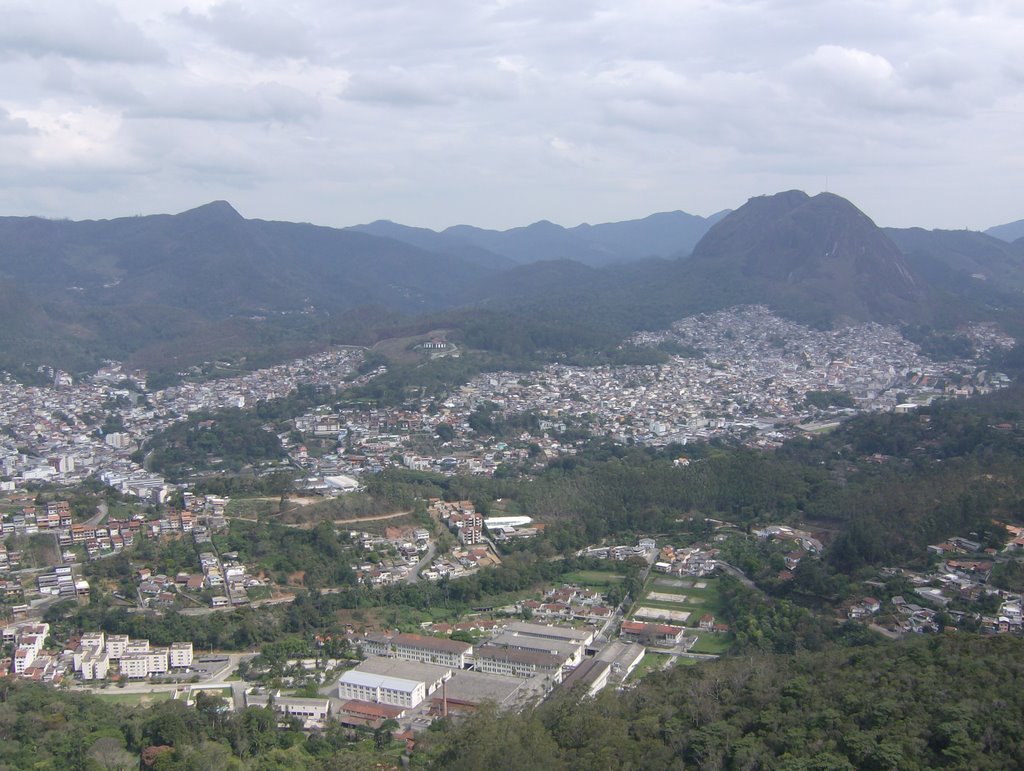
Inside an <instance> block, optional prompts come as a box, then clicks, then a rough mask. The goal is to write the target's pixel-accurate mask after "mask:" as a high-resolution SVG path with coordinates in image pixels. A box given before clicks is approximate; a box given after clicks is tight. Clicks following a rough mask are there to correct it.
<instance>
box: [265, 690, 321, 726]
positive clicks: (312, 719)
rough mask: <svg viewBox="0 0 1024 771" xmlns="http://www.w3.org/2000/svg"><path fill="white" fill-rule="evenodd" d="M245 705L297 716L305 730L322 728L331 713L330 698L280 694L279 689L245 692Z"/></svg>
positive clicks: (288, 715)
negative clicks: (269, 691) (270, 692)
mask: <svg viewBox="0 0 1024 771" xmlns="http://www.w3.org/2000/svg"><path fill="white" fill-rule="evenodd" d="M245 706H247V707H269V708H271V709H273V710H274V711H275V712H277V713H279V714H281V715H285V716H287V717H295V718H298V719H299V720H301V721H302V727H303V728H304V729H306V730H309V729H312V728H323V727H324V726H325V725H326V724H327V718H328V716H329V715H330V714H331V700H330V699H310V698H305V697H299V696H282V695H281V692H280V691H276V692H275V693H273V694H260V693H246V694H245Z"/></svg>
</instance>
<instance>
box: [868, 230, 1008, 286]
mask: <svg viewBox="0 0 1024 771" xmlns="http://www.w3.org/2000/svg"><path fill="white" fill-rule="evenodd" d="M884 232H885V234H886V235H887V236H888V237H889V238H890V239H892V241H893V243H895V244H896V246H897V247H899V249H900V251H901V252H903V254H904V255H905V256H906V257H907V259H908V260H909V261H910V263H911V264H912V265H915V266H918V267H919V268H920V269H921V270H922V271H927V272H928V273H929V277H930V278H931V279H932V280H933V281H936V282H938V283H942V284H944V285H946V286H948V287H949V288H954V287H956V286H959V285H961V284H962V283H963V282H965V281H975V282H989V283H990V284H993V285H995V286H997V287H999V288H1001V289H1012V290H1015V291H1021V290H1024V241H1021V242H1020V243H1017V244H1012V243H1007V242H1006V241H1001V240H999V239H998V238H994V237H993V236H991V235H986V234H985V233H978V232H975V231H972V230H922V229H921V228H906V229H898V228H885V230H884Z"/></svg>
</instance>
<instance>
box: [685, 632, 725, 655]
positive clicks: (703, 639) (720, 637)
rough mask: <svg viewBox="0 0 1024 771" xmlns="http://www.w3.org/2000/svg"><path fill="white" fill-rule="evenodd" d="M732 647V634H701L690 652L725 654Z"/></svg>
mask: <svg viewBox="0 0 1024 771" xmlns="http://www.w3.org/2000/svg"><path fill="white" fill-rule="evenodd" d="M731 647H732V635H731V634H720V633H719V634H714V633H701V634H699V635H697V642H696V643H695V644H694V646H693V647H692V648H690V650H691V651H692V652H693V653H725V652H726V651H727V650H729V648H731Z"/></svg>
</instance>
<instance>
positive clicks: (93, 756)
mask: <svg viewBox="0 0 1024 771" xmlns="http://www.w3.org/2000/svg"><path fill="white" fill-rule="evenodd" d="M86 755H87V756H88V758H89V759H90V760H93V761H95V762H96V763H98V764H99V765H100V766H101V767H102V768H106V769H111V771H129V769H134V768H138V765H139V761H138V759H137V758H136V757H135V756H134V755H132V754H131V753H130V752H128V751H127V750H126V749H125V748H124V745H123V744H122V743H121V741H120V740H119V739H115V738H114V737H112V736H103V737H101V738H99V739H97V740H96V741H95V742H94V743H93V745H92V747H90V748H89V752H88V753H86Z"/></svg>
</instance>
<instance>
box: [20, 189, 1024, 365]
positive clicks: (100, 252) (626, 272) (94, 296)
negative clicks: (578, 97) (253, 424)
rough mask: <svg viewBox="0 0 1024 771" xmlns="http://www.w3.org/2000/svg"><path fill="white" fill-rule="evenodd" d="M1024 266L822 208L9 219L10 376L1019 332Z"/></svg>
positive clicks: (774, 205)
mask: <svg viewBox="0 0 1024 771" xmlns="http://www.w3.org/2000/svg"><path fill="white" fill-rule="evenodd" d="M698 238H699V241H698ZM693 243H696V246H694V247H693V251H692V255H690V256H687V255H688V254H689V251H690V246H691V245H692V244H693ZM649 255H656V256H653V257H652V256H649ZM1022 258H1024V242H1018V243H1016V244H1006V243H1004V242H1002V241H999V240H998V239H995V238H991V237H989V236H986V235H983V234H978V233H968V232H963V231H930V232H928V231H923V230H919V229H911V230H890V231H882V230H880V229H879V228H877V227H876V226H875V224H874V223H873V222H872V221H871V220H870V219H868V218H867V217H866V216H865V215H864V214H863V213H861V212H860V211H859V210H858V209H857V208H856V207H855V206H854V205H853V204H851V203H850V202H849V201H846V200H844V199H842V198H840V197H838V196H835V195H828V194H822V195H817V196H814V197H813V198H812V197H810V196H808V195H806V194H805V193H802V192H800V191H789V192H785V193H779V194H777V195H772V196H762V197H758V198H754V199H751V200H750V201H749V202H747V203H746V204H745V205H744V206H742V207H740V208H739V209H737V210H736V211H734V212H731V213H725V212H722V213H720V214H718V215H714V216H712V217H709V218H701V217H694V216H692V215H688V214H684V213H682V212H668V213H663V214H655V215H652V216H650V217H647V218H645V219H642V220H632V221H628V222H618V223H606V224H601V225H592V226H591V225H580V226H578V227H575V228H562V227H560V226H558V225H554V224H552V223H550V222H539V223H535V224H534V225H531V226H529V227H527V228H517V229H513V230H509V231H487V230H482V229H478V228H471V227H468V226H457V227H454V228H449V229H448V230H445V231H443V232H441V233H437V232H435V231H432V230H427V229H423V228H408V227H405V226H402V225H397V224H395V223H390V222H384V221H381V222H376V223H372V224H371V225H365V226H359V227H357V228H349V229H334V228H327V227H318V226H314V225H309V224H299V223H289V222H271V221H262V220H248V219H245V218H244V217H242V216H241V215H240V214H239V213H238V212H237V211H235V210H234V209H233V208H232V207H231V205H230V204H228V203H226V202H224V201H216V202H213V203H210V204H207V205H205V206H200V207H198V208H196V209H192V210H190V211H186V212H183V213H181V214H177V215H155V216H146V217H132V218H123V219H114V220H98V221H84V222H72V221H64V220H61V221H57V220H45V219H40V218H32V217H7V218H0V298H6V301H5V302H3V303H0V369H8V370H19V369H21V368H22V367H23V365H34V364H40V363H47V364H54V365H57V366H61V367H64V368H68V369H73V370H76V371H77V370H79V369H87V368H89V367H91V366H93V365H95V363H96V362H98V361H99V360H101V359H103V358H116V359H120V360H129V361H130V362H131V363H133V364H136V365H138V366H143V367H149V368H153V367H160V368H167V369H176V368H181V367H182V366H183V365H187V364H190V363H197V362H201V361H206V360H210V359H214V358H218V357H234V358H239V357H242V356H245V357H247V359H248V361H249V363H250V365H251V366H253V365H255V363H256V362H259V363H260V364H266V363H270V362H272V361H275V360H281V359H282V358H285V357H287V356H292V355H299V354H301V353H304V352H307V351H308V350H310V349H312V348H315V347H316V346H318V345H323V344H325V343H327V342H345V343H355V344H372V343H373V342H375V341H377V340H379V339H381V338H382V337H388V336H392V335H393V334H397V333H396V331H395V330H396V329H398V328H401V330H402V332H401V333H402V334H415V333H417V332H418V331H424V330H426V329H434V328H446V329H450V330H451V334H452V336H453V339H456V340H459V341H460V342H462V343H464V344H465V345H467V346H468V347H470V348H482V349H485V350H489V351H492V352H495V353H498V354H503V355H508V356H512V357H514V358H515V359H516V360H518V361H521V362H525V361H526V360H532V361H537V360H540V359H546V358H551V357H561V356H564V355H566V354H568V355H570V356H573V357H577V359H576V360H579V361H586V360H590V359H591V357H592V355H593V354H594V353H595V352H596V353H600V352H607V351H608V350H610V349H611V348H614V346H616V345H617V344H618V343H619V342H620V341H621V340H622V339H623V338H624V337H626V336H628V335H629V334H630V333H632V332H633V331H635V330H638V329H654V328H660V327H663V326H665V325H667V324H669V323H671V322H672V321H674V320H676V319H678V318H681V317H683V316H686V315H690V314H693V313H699V312H705V311H713V310H717V309H721V308H724V307H729V306H732V305H737V304H743V303H762V304H766V305H770V306H771V307H773V308H774V309H775V310H776V311H777V312H779V313H781V314H782V315H786V316H789V317H791V318H794V319H796V320H798V321H802V322H804V323H809V324H813V325H816V326H831V325H834V324H842V323H846V322H850V321H864V320H873V321H880V322H894V323H911V324H915V325H922V324H924V325H930V326H934V327H943V326H945V327H948V326H952V325H954V324H956V323H959V322H960V321H962V320H964V319H967V318H998V319H1000V320H1003V321H1005V322H1006V323H1007V324H1009V326H1010V327H1011V328H1012V329H1013V330H1014V331H1016V330H1017V329H1021V330H1024V313H1022V312H1021V307H1022V305H1024V304H1022V303H1021V299H1022V298H1021V294H1020V293H1021V290H1024V272H1022V271H1021V270H1020V267H1019V266H1020V264H1021V262H1022ZM418 325H419V326H422V327H423V329H422V330H420V329H419V326H418Z"/></svg>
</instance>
